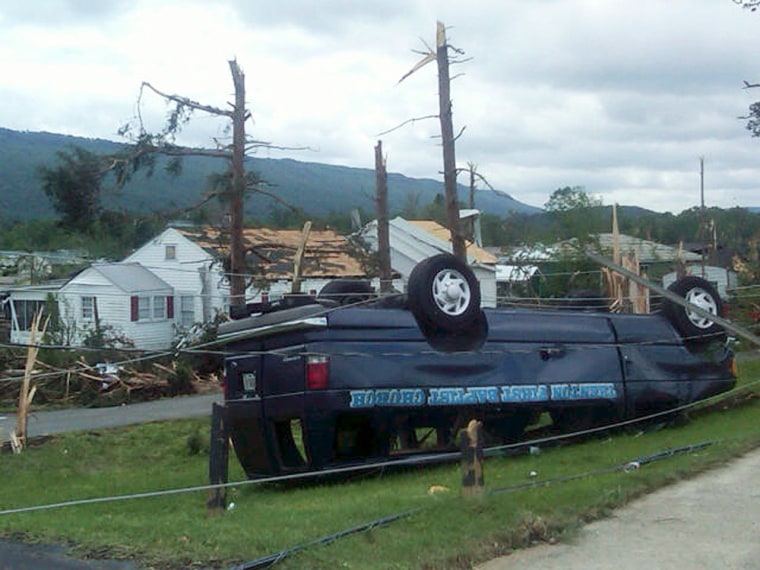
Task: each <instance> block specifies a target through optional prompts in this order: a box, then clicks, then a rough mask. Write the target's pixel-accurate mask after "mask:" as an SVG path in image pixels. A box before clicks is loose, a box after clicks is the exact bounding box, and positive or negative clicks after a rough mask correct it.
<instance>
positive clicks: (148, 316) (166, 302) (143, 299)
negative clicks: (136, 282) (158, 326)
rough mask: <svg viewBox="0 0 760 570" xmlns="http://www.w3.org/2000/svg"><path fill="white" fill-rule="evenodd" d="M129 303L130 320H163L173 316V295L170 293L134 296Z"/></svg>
mask: <svg viewBox="0 0 760 570" xmlns="http://www.w3.org/2000/svg"><path fill="white" fill-rule="evenodd" d="M130 305H131V307H130V311H131V320H132V321H163V320H166V319H173V318H174V297H172V296H170V295H169V296H167V295H156V296H153V297H148V296H140V297H138V296H134V297H132V298H131V303H130Z"/></svg>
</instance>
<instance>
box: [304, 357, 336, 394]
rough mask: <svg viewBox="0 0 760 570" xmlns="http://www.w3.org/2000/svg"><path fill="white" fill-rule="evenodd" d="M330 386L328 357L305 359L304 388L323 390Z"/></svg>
mask: <svg viewBox="0 0 760 570" xmlns="http://www.w3.org/2000/svg"><path fill="white" fill-rule="evenodd" d="M329 384H330V357H329V356H307V357H306V388H307V389H309V390H324V389H326V388H327V387H328V386H329Z"/></svg>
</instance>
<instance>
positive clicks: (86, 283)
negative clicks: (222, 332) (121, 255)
mask: <svg viewBox="0 0 760 570" xmlns="http://www.w3.org/2000/svg"><path fill="white" fill-rule="evenodd" d="M173 293H174V292H173V289H172V287H171V286H170V285H169V284H168V283H166V282H165V281H163V280H162V279H160V278H159V277H157V276H156V275H155V274H154V273H152V272H151V271H148V270H147V269H146V268H145V267H143V266H141V265H139V264H137V263H95V264H93V265H91V266H90V267H88V268H87V269H84V270H83V271H81V272H80V273H79V274H77V275H76V276H74V277H73V278H71V279H70V280H69V281H67V282H66V283H64V284H60V283H56V284H51V285H45V286H36V287H26V288H19V289H17V290H10V291H9V297H8V299H7V301H6V304H7V306H8V309H9V312H10V316H11V342H13V343H20V344H24V343H27V342H28V341H29V336H30V332H29V329H30V324H31V318H32V316H33V314H34V312H36V311H37V310H39V309H40V308H42V307H43V306H44V305H45V304H46V302H48V301H50V300H54V301H56V302H57V303H58V311H59V314H60V318H61V324H62V325H63V327H64V328H65V330H66V331H67V333H66V336H67V343H68V344H70V345H71V346H80V345H82V344H83V343H84V341H85V339H86V338H87V337H88V336H90V335H93V334H95V333H96V332H97V331H98V330H100V332H102V333H103V334H104V335H105V336H110V337H115V336H119V337H125V338H128V339H130V340H131V341H132V342H133V343H134V346H135V347H136V348H140V349H144V350H162V349H165V348H168V347H169V346H171V342H172V339H173V337H174V334H175V330H174V294H173Z"/></svg>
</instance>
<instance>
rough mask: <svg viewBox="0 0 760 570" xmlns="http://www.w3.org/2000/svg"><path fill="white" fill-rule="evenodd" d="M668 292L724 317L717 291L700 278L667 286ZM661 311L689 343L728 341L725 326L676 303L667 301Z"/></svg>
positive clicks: (690, 278)
mask: <svg viewBox="0 0 760 570" xmlns="http://www.w3.org/2000/svg"><path fill="white" fill-rule="evenodd" d="M668 291H670V292H671V293H675V294H676V295H678V296H679V297H683V298H684V299H685V300H686V301H688V302H689V303H692V304H694V305H696V306H697V307H699V308H701V309H704V310H705V311H707V312H709V313H711V314H713V315H718V316H722V315H723V300H722V299H721V298H720V295H719V294H718V291H717V290H716V289H715V287H713V285H712V284H711V283H710V282H708V281H706V280H704V279H702V278H701V277H696V276H693V275H690V276H688V277H684V278H683V279H679V280H678V281H676V282H675V283H673V284H672V285H671V286H670V287H668ZM662 312H663V314H664V315H665V317H666V318H667V319H668V320H669V321H670V322H671V323H672V324H673V326H674V327H675V328H676V330H678V332H679V333H680V334H681V336H682V337H683V339H684V340H685V341H687V342H693V343H696V344H702V343H706V342H712V341H723V340H725V339H726V331H725V330H724V329H723V327H721V326H720V325H718V324H717V323H715V322H713V321H711V320H710V319H708V318H706V317H702V316H700V315H697V314H696V313H695V312H693V311H690V310H688V309H686V308H684V307H682V306H680V305H678V304H677V303H674V302H673V301H670V300H668V299H664V300H663V302H662Z"/></svg>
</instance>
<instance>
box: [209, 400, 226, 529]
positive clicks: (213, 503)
mask: <svg viewBox="0 0 760 570" xmlns="http://www.w3.org/2000/svg"><path fill="white" fill-rule="evenodd" d="M229 441H230V440H229V434H228V433H227V422H226V421H225V407H224V406H223V405H221V404H217V403H216V402H214V403H213V404H212V407H211V445H210V448H209V454H208V479H209V484H210V485H223V484H226V483H227V481H228V466H229V461H228V460H229V449H230V444H229ZM226 508H227V488H226V487H217V488H215V489H210V490H209V493H208V502H207V503H206V511H207V513H208V514H210V515H218V514H221V513H223V512H224V511H225V510H226Z"/></svg>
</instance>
